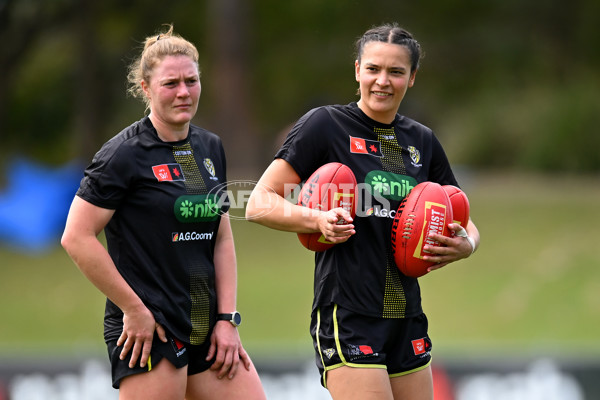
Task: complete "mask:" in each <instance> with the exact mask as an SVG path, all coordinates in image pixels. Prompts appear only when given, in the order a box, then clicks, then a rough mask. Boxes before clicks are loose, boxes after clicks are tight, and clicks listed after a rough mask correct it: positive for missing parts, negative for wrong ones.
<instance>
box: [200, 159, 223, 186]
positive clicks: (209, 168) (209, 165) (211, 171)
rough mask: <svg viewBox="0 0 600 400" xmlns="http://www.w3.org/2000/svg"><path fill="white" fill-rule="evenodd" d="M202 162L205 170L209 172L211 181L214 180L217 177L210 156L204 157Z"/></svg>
mask: <svg viewBox="0 0 600 400" xmlns="http://www.w3.org/2000/svg"><path fill="white" fill-rule="evenodd" d="M202 163H203V164H204V168H206V170H207V171H208V173H209V174H210V179H211V180H213V181H216V180H217V179H219V178H217V177H216V176H215V175H216V173H215V164H213V162H212V160H211V159H210V158H205V159H204V161H203V162H202Z"/></svg>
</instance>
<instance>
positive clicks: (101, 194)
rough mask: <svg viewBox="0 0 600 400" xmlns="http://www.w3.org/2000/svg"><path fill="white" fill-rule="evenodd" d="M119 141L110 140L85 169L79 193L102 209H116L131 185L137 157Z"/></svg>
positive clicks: (78, 194)
mask: <svg viewBox="0 0 600 400" xmlns="http://www.w3.org/2000/svg"><path fill="white" fill-rule="evenodd" d="M125 153H127V152H126V151H125V149H124V148H123V146H119V143H118V142H116V141H109V142H107V143H106V144H105V145H104V146H102V148H101V149H100V150H99V151H98V153H96V155H95V156H94V158H93V160H92V162H91V163H90V165H89V166H88V167H87V168H86V169H85V172H84V177H83V179H82V180H81V184H80V186H79V190H78V191H77V193H76V194H77V196H79V197H81V198H82V199H84V200H86V201H88V202H90V203H92V204H94V205H96V206H98V207H102V208H107V209H111V210H114V209H117V207H118V205H119V204H120V202H121V201H122V199H123V198H124V197H125V196H126V194H127V190H128V189H129V188H130V187H131V177H132V173H133V172H134V169H135V168H134V166H132V165H131V160H132V159H133V158H134V157H133V156H132V155H131V154H125Z"/></svg>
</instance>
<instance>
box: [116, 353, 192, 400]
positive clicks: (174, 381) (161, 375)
mask: <svg viewBox="0 0 600 400" xmlns="http://www.w3.org/2000/svg"><path fill="white" fill-rule="evenodd" d="M186 380H187V367H183V368H179V369H177V368H175V367H174V366H173V364H171V363H170V362H169V360H167V359H166V358H163V359H162V360H161V361H160V362H159V363H158V364H157V365H155V366H154V367H153V368H152V370H150V371H148V372H143V373H140V374H135V375H130V376H128V377H126V378H124V379H122V380H121V385H120V387H119V400H154V399H156V400H182V399H183V398H184V396H185V387H186Z"/></svg>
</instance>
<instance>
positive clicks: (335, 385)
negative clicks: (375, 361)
mask: <svg viewBox="0 0 600 400" xmlns="http://www.w3.org/2000/svg"><path fill="white" fill-rule="evenodd" d="M327 389H328V390H329V393H330V394H331V397H332V398H333V399H334V400H355V399H356V400H392V399H393V396H392V387H391V385H390V378H389V376H388V373H387V371H386V370H385V369H381V368H353V367H345V366H344V367H339V368H336V369H332V370H329V371H327Z"/></svg>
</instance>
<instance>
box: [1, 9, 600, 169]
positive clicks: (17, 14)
mask: <svg viewBox="0 0 600 400" xmlns="http://www.w3.org/2000/svg"><path fill="white" fill-rule="evenodd" d="M2 5H3V6H2V7H0V22H3V23H2V24H0V39H2V43H3V44H4V46H3V52H2V54H0V66H1V68H2V72H3V73H2V74H0V136H1V138H2V141H3V146H2V148H1V149H0V156H2V158H3V159H4V160H8V159H10V155H12V154H14V153H20V154H25V155H29V156H32V157H34V158H37V159H40V160H42V161H46V162H51V163H55V164H58V163H64V162H66V161H69V160H70V159H72V158H82V159H83V160H84V161H88V160H89V159H90V158H91V155H92V154H93V153H94V152H95V150H97V148H98V147H99V146H100V144H101V143H103V142H104V141H105V140H106V139H108V138H109V137H111V136H112V135H114V134H115V133H117V132H118V131H119V130H120V129H122V128H123V127H124V126H126V125H129V124H130V123H131V122H132V121H133V120H136V119H138V118H140V117H141V116H142V115H143V108H144V107H143V105H142V104H141V103H139V102H138V101H137V100H135V99H131V98H127V97H126V96H125V76H126V67H127V65H128V63H129V62H130V61H131V60H132V59H133V58H134V57H135V56H136V55H137V52H138V50H139V44H140V43H141V42H142V41H143V39H144V38H145V37H146V36H149V35H152V34H153V33H154V32H156V31H157V30H158V29H160V28H161V25H162V24H164V23H174V25H175V29H176V32H179V33H180V34H182V35H183V36H184V37H186V38H189V39H190V40H192V41H193V42H194V43H196V44H197V46H198V48H199V50H200V54H201V59H200V67H201V69H202V83H203V94H202V99H201V103H200V110H199V113H198V117H197V119H196V122H197V123H198V124H200V125H203V126H205V127H207V128H209V129H212V130H214V131H216V132H217V133H219V134H221V135H222V136H223V139H224V143H225V147H226V151H227V154H228V157H229V159H230V165H231V170H232V171H234V170H241V171H244V173H245V175H248V171H252V174H255V175H256V174H258V173H260V171H262V170H263V169H264V166H265V164H266V163H267V162H268V160H269V159H270V158H271V157H272V154H273V149H274V147H275V146H276V144H277V143H278V141H279V136H280V135H281V133H282V132H283V131H285V129H286V127H287V126H289V124H291V123H293V122H294V121H295V120H296V119H297V118H298V117H299V116H300V115H302V114H303V113H304V112H306V111H307V110H308V109H309V108H310V107H313V106H315V105H320V104H325V103H348V102H350V101H353V100H355V99H356V97H355V91H356V83H355V82H354V71H353V63H354V54H353V52H354V48H353V42H354V40H355V39H356V38H357V37H358V36H359V35H360V34H361V33H362V32H364V31H365V30H366V29H367V28H369V27H371V26H372V25H375V24H380V23H382V22H390V21H397V22H398V23H399V24H400V25H402V26H404V27H406V28H407V29H409V30H410V31H411V32H413V33H414V34H415V36H416V37H417V39H418V40H419V41H420V42H421V45H422V47H423V49H424V52H425V58H424V59H423V62H422V67H421V69H420V71H419V74H418V76H417V81H416V86H415V87H414V88H413V89H411V90H410V91H409V93H408V95H407V97H406V99H405V101H404V103H403V105H402V107H401V112H402V113H404V114H406V115H407V116H410V117H413V118H415V119H417V120H419V121H421V122H423V123H425V124H426V125H429V126H431V127H432V128H433V129H434V131H435V132H436V133H437V134H438V136H439V137H440V139H441V140H442V143H443V144H444V145H445V147H446V148H447V151H448V152H449V153H450V155H451V159H452V161H453V162H454V163H458V164H465V165H469V166H471V167H477V168H479V169H481V168H486V169H490V168H492V169H511V170H529V171H535V170H537V171H539V170H542V171H572V172H598V171H600V151H598V148H599V147H600V135H599V134H598V126H599V125H600V102H599V101H598V100H597V99H598V95H597V94H598V93H600V29H599V28H598V24H597V16H598V15H600V3H599V2H597V1H595V0H574V1H571V2H569V4H568V5H565V4H564V2H560V1H558V0H549V1H541V0H537V1H536V0H532V1H521V0H503V1H486V2H481V1H475V0H459V1H455V2H444V1H439V0H438V1H424V2H415V1H410V2H408V1H390V0H369V1H366V0H328V1H319V0H302V1H292V2H290V1H287V2H286V1H278V0H255V1H252V2H248V1H245V0H201V1H189V0H173V1H171V2H169V4H168V5H166V4H165V3H164V2H159V1H157V0H144V1H142V0H128V1H121V0H106V1H102V2H96V1H91V0H55V1H42V2H38V1H32V0H19V1H17V0H4V1H3V2H2ZM229 34H230V35H231V36H232V37H230V36H228V35H229ZM231 121H238V123H237V125H235V124H234V125H229V123H230V122H231ZM243 140H245V142H243V145H239V147H238V143H239V142H241V141H243ZM245 177H246V178H247V177H248V176H245Z"/></svg>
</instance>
